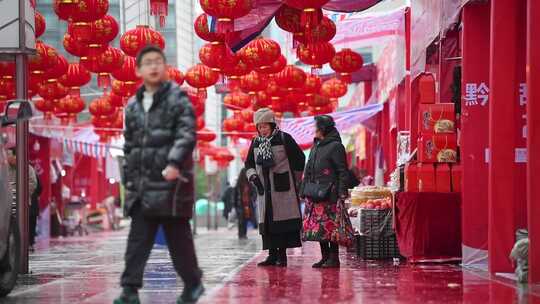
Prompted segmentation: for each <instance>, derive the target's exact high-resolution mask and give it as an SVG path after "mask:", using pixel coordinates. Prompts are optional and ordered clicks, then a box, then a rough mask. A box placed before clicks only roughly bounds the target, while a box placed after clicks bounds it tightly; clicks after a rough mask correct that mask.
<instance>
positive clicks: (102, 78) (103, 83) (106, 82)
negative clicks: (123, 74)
mask: <svg viewBox="0 0 540 304" xmlns="http://www.w3.org/2000/svg"><path fill="white" fill-rule="evenodd" d="M110 86H111V77H109V74H107V73H100V74H98V87H100V88H104V89H106V88H109V87H110Z"/></svg>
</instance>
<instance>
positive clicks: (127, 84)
mask: <svg viewBox="0 0 540 304" xmlns="http://www.w3.org/2000/svg"><path fill="white" fill-rule="evenodd" d="M140 86H141V82H140V81H137V82H136V81H119V80H113V82H112V92H113V93H114V94H116V95H120V96H122V97H125V98H129V97H131V96H133V95H135V93H136V92H137V90H138V89H139V87H140Z"/></svg>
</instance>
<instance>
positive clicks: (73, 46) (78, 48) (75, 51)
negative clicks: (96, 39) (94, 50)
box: [63, 33, 88, 57]
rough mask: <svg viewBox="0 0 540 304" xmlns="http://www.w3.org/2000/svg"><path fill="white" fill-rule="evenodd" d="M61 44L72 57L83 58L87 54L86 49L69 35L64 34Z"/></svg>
mask: <svg viewBox="0 0 540 304" xmlns="http://www.w3.org/2000/svg"><path fill="white" fill-rule="evenodd" d="M63 44H64V48H65V49H66V51H67V52H68V53H70V54H71V55H73V56H76V57H85V56H86V55H87V54H88V47H87V46H86V45H85V44H83V43H81V42H80V41H78V40H77V39H75V38H74V37H73V36H72V35H70V34H69V33H66V34H64V42H63Z"/></svg>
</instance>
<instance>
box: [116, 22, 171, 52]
mask: <svg viewBox="0 0 540 304" xmlns="http://www.w3.org/2000/svg"><path fill="white" fill-rule="evenodd" d="M147 45H155V46H157V47H159V48H161V49H164V48H165V38H163V35H161V33H159V32H157V31H155V30H153V29H151V28H150V27H148V26H146V25H137V27H136V28H135V29H133V30H129V31H127V32H125V33H124V35H122V37H121V38H120V48H121V49H122V51H124V53H126V54H127V55H128V56H131V57H137V54H138V53H139V51H140V50H142V49H143V48H144V47H145V46H147Z"/></svg>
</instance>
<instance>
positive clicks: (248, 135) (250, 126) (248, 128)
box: [240, 119, 257, 139]
mask: <svg viewBox="0 0 540 304" xmlns="http://www.w3.org/2000/svg"><path fill="white" fill-rule="evenodd" d="M252 121H253V119H252V120H251V122H249V123H244V134H241V135H240V137H242V138H244V139H252V138H253V136H255V134H257V127H256V126H255V124H254V123H253V122H252Z"/></svg>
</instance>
